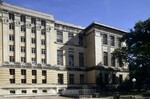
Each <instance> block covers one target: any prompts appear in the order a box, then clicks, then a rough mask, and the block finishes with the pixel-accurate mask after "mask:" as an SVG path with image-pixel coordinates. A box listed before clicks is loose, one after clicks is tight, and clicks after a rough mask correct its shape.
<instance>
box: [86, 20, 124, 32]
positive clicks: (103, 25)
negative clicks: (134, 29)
mask: <svg viewBox="0 0 150 99" xmlns="http://www.w3.org/2000/svg"><path fill="white" fill-rule="evenodd" d="M94 25H99V26H102V27H105V28H109V29H113V30H117V31H120V32H124V33H127V31H125V30H122V29H119V28H116V27H113V26H109V25H106V24H102V23H99V22H92V23H91V24H90V25H89V26H87V27H86V28H85V31H87V30H88V29H89V28H91V27H92V26H94Z"/></svg>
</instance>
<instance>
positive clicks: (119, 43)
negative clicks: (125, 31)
mask: <svg viewBox="0 0 150 99" xmlns="http://www.w3.org/2000/svg"><path fill="white" fill-rule="evenodd" d="M117 41H118V47H121V40H120V38H118V40H117Z"/></svg>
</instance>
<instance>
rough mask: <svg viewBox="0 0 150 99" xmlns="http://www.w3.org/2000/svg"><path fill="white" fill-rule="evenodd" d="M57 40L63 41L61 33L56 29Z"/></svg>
mask: <svg viewBox="0 0 150 99" xmlns="http://www.w3.org/2000/svg"><path fill="white" fill-rule="evenodd" d="M57 42H61V43H62V42H63V33H62V32H60V31H57Z"/></svg>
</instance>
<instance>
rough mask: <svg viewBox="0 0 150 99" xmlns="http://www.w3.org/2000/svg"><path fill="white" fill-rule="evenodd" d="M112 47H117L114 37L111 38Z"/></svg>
mask: <svg viewBox="0 0 150 99" xmlns="http://www.w3.org/2000/svg"><path fill="white" fill-rule="evenodd" d="M110 45H111V46H115V38H114V36H110Z"/></svg>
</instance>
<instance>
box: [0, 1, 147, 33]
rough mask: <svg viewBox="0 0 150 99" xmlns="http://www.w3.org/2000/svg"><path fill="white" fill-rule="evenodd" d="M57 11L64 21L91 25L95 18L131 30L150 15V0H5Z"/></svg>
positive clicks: (32, 7) (41, 9)
mask: <svg viewBox="0 0 150 99" xmlns="http://www.w3.org/2000/svg"><path fill="white" fill-rule="evenodd" d="M3 1H4V2H7V3H10V4H14V5H17V6H21V7H25V8H29V9H32V10H37V11H41V12H45V13H48V14H52V15H54V19H56V20H60V21H63V22H67V23H71V24H75V25H80V26H85V27H86V26H88V25H89V24H91V23H92V22H93V21H96V22H100V23H102V24H106V25H109V26H113V27H116V28H120V29H123V30H126V31H129V30H130V29H131V28H133V27H134V25H135V23H136V22H138V21H139V20H142V21H144V20H146V19H148V18H149V17H150V0H3Z"/></svg>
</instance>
